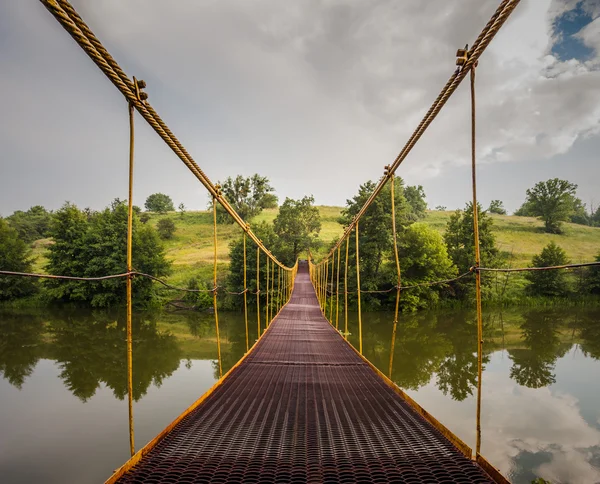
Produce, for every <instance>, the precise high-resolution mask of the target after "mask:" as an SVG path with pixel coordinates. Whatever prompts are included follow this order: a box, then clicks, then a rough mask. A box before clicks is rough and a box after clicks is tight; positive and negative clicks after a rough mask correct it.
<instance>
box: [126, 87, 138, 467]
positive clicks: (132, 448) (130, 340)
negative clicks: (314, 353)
mask: <svg viewBox="0 0 600 484" xmlns="http://www.w3.org/2000/svg"><path fill="white" fill-rule="evenodd" d="M134 81H135V84H136V86H137V81H136V80H135V78H134ZM133 121H134V111H133V104H132V103H129V194H128V200H127V404H128V409H129V451H130V452H131V455H132V456H133V454H135V439H134V431H133V336H132V329H131V326H132V319H133V309H132V306H133V302H132V280H131V277H132V276H131V272H132V271H133V261H132V259H133V149H134V143H135V131H134V123H133Z"/></svg>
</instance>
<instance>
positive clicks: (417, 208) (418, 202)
mask: <svg viewBox="0 0 600 484" xmlns="http://www.w3.org/2000/svg"><path fill="white" fill-rule="evenodd" d="M396 180H397V181H399V182H400V183H399V185H400V186H402V179H401V178H400V177H398V178H397V179H396ZM404 198H406V201H407V202H408V205H409V206H410V209H411V218H412V219H413V220H419V219H422V218H423V217H425V211H426V210H427V202H426V201H425V190H423V187H422V186H421V185H418V186H417V185H415V186H406V187H404Z"/></svg>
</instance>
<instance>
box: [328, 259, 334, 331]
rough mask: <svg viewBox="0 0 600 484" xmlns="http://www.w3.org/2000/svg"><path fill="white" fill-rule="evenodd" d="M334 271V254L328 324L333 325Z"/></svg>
mask: <svg viewBox="0 0 600 484" xmlns="http://www.w3.org/2000/svg"><path fill="white" fill-rule="evenodd" d="M334 270H335V252H334V253H333V260H332V261H331V297H330V298H329V322H330V323H331V324H333V273H334Z"/></svg>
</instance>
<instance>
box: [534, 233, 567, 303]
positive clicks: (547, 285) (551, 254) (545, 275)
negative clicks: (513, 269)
mask: <svg viewBox="0 0 600 484" xmlns="http://www.w3.org/2000/svg"><path fill="white" fill-rule="evenodd" d="M569 263H570V261H569V259H568V257H567V253H566V252H565V251H564V250H563V249H562V248H561V247H559V246H558V245H556V244H555V243H554V242H550V243H549V244H548V245H547V246H546V247H544V248H543V249H542V252H541V253H540V254H538V255H535V256H533V259H532V260H531V267H549V266H560V265H564V264H569ZM525 278H526V279H527V280H528V281H529V282H530V285H529V286H528V288H527V289H528V291H529V293H531V294H533V295H535V296H550V297H553V296H565V295H566V294H568V292H569V289H568V287H569V285H568V282H567V281H568V280H567V273H566V272H565V271H564V270H548V271H532V272H527V273H526V274H525Z"/></svg>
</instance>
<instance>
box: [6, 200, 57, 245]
mask: <svg viewBox="0 0 600 484" xmlns="http://www.w3.org/2000/svg"><path fill="white" fill-rule="evenodd" d="M51 219H52V214H51V213H50V212H48V211H47V210H46V209H45V208H44V207H42V206H41V205H36V206H34V207H31V208H30V209H29V210H27V212H23V211H21V210H17V211H16V212H14V213H13V214H12V215H11V216H10V217H7V219H6V220H7V221H8V223H9V224H10V226H11V227H13V228H14V229H15V230H16V231H17V232H18V234H19V238H20V239H21V240H23V241H24V242H27V243H31V242H33V241H34V240H38V239H44V238H46V237H48V231H49V229H50V222H51Z"/></svg>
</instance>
